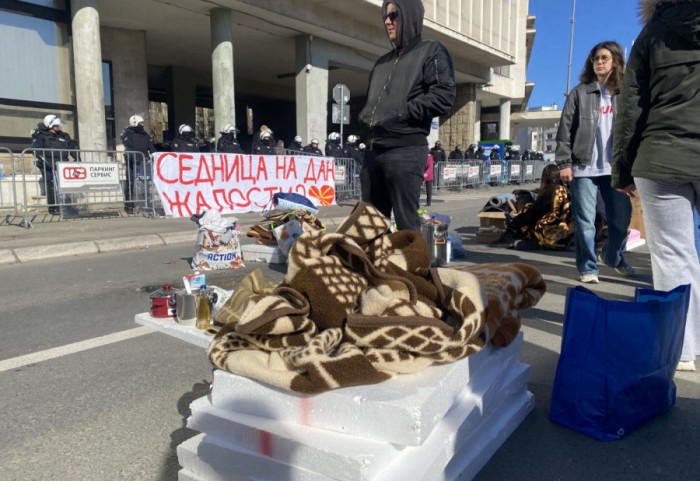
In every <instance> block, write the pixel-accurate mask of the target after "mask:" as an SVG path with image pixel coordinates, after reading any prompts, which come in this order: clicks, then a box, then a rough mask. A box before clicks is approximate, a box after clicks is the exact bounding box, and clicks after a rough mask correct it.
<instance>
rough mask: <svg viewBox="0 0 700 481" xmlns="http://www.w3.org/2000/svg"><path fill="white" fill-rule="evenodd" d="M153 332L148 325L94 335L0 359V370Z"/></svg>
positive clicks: (7, 369) (15, 367) (8, 369)
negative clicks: (63, 344) (85, 338)
mask: <svg viewBox="0 0 700 481" xmlns="http://www.w3.org/2000/svg"><path fill="white" fill-rule="evenodd" d="M153 332H156V331H154V330H153V329H151V328H148V327H137V328H134V329H129V330H128V331H121V332H115V333H114V334H107V335H106V336H100V337H95V338H93V339H87V340H85V341H80V342H74V343H73V344H66V345H65V346H60V347H54V348H52V349H46V350H44V351H38V352H33V353H32V354H27V355H24V356H17V357H13V358H12V359H5V360H4V361H0V372H5V371H10V370H12V369H17V368H19V367H24V366H28V365H29V364H36V363H38V362H43V361H48V360H50V359H55V358H57V357H61V356H67V355H68V354H75V353H77V352H82V351H87V350H88V349H94V348H96V347H100V346H106V345H108V344H114V343H115V342H120V341H126V340H127V339H133V338H135V337H141V336H145V335H146V334H151V333H153Z"/></svg>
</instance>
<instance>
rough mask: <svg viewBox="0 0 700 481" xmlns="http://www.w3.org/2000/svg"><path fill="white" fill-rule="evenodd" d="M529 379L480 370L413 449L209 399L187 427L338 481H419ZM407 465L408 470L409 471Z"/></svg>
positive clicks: (523, 371) (519, 371)
mask: <svg viewBox="0 0 700 481" xmlns="http://www.w3.org/2000/svg"><path fill="white" fill-rule="evenodd" d="M529 377H530V366H528V365H526V364H518V365H517V366H515V367H514V368H513V369H511V370H509V371H504V370H503V369H502V367H501V366H498V365H495V364H494V365H487V366H484V369H482V370H480V371H479V372H478V373H477V375H476V376H474V378H473V379H472V381H471V382H470V385H469V386H468V387H467V388H465V389H464V390H463V392H462V393H461V394H460V397H459V398H458V399H457V401H456V402H455V404H454V405H453V406H452V407H451V408H450V410H449V411H448V413H447V415H446V416H445V418H444V419H443V420H441V421H440V423H439V424H438V425H437V426H436V428H435V429H434V430H433V432H432V433H431V434H430V436H429V437H428V439H427V440H426V441H425V443H424V444H423V445H421V446H416V447H403V446H397V445H393V444H391V443H388V442H379V441H374V440H369V439H364V438H358V437H355V436H349V435H345V434H340V433H334V432H331V431H327V430H322V429H317V428H312V427H305V426H293V425H289V424H286V423H281V422H279V421H276V420H270V419H265V418H260V417H257V416H250V415H243V414H238V413H231V412H224V411H222V410H220V409H217V408H215V407H213V406H211V404H210V401H209V399H208V398H207V397H203V398H200V399H198V400H196V401H194V402H193V403H192V405H191V410H192V416H191V417H190V419H189V420H188V427H189V428H192V429H197V430H200V431H202V432H204V433H206V434H207V435H210V436H211V437H212V438H213V439H220V440H222V441H224V442H225V443H226V444H229V445H231V446H235V449H237V450H243V451H253V452H258V453H262V454H265V455H268V456H270V457H272V458H274V461H275V462H277V461H281V462H285V463H287V464H290V465H294V466H298V467H301V468H304V469H306V470H309V471H313V472H317V473H320V474H324V475H327V476H329V477H332V478H333V479H336V480H343V481H366V480H372V479H377V480H382V481H384V480H394V479H396V480H401V481H405V480H406V479H414V476H415V479H418V477H419V476H422V475H423V474H424V473H425V472H426V471H427V470H428V469H430V468H431V466H432V465H435V464H436V459H440V460H442V461H441V462H440V463H438V469H440V470H442V469H443V468H444V466H445V465H446V464H447V462H448V461H449V459H450V456H451V453H452V452H454V449H453V445H452V441H453V440H454V439H455V432H456V431H457V429H458V428H459V427H460V426H461V425H463V424H464V423H465V422H466V423H468V425H467V428H472V427H473V426H474V425H477V424H478V422H479V421H480V420H482V419H483V418H484V416H486V415H487V414H488V413H490V412H491V410H492V409H494V408H495V407H496V406H497V405H501V404H502V403H503V402H504V400H507V399H509V398H511V397H512V394H513V393H515V392H524V391H526V390H527V381H528V379H529ZM251 426H255V427H251ZM214 464H215V465H216V466H217V467H218V468H221V469H229V470H234V469H235V467H236V466H235V464H234V463H233V462H232V461H231V458H230V457H226V458H223V459H219V460H217V461H216V462H215V463H214ZM414 464H415V467H413V465H414ZM408 465H411V467H410V468H409V469H408V470H407V469H406V466H408ZM243 472H244V473H245V474H248V473H247V472H246V471H243ZM379 473H381V475H380V474H379Z"/></svg>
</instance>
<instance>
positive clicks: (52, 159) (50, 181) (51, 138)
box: [32, 115, 80, 214]
mask: <svg viewBox="0 0 700 481" xmlns="http://www.w3.org/2000/svg"><path fill="white" fill-rule="evenodd" d="M61 125H63V121H62V120H61V119H60V118H59V117H58V116H57V115H47V116H46V117H44V121H43V122H39V123H38V124H37V131H38V132H37V133H36V137H35V138H34V140H33V141H32V148H33V149H35V155H36V157H37V158H38V159H39V160H38V161H37V166H38V167H39V168H40V169H41V172H42V177H43V180H44V184H45V186H46V187H45V189H46V204H48V206H49V213H50V214H60V213H61V210H60V207H59V206H58V205H57V203H56V184H55V178H56V172H55V169H56V162H68V161H69V160H70V159H69V156H70V157H72V158H73V160H75V161H76V162H79V161H80V159H79V158H78V155H77V153H76V152H75V150H76V146H75V144H74V143H73V140H72V139H71V138H70V135H68V134H67V133H66V132H63V131H62V130H61ZM44 149H46V150H44ZM55 149H61V150H55ZM63 149H68V150H63Z"/></svg>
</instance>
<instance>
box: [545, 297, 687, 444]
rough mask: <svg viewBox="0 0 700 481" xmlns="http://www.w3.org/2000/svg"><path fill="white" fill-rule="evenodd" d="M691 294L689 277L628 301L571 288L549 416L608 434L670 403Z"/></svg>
mask: <svg viewBox="0 0 700 481" xmlns="http://www.w3.org/2000/svg"><path fill="white" fill-rule="evenodd" d="M689 299H690V286H689V285H684V286H679V287H677V288H675V289H674V290H672V291H669V292H664V291H654V290H649V289H637V290H636V292H635V299H634V301H632V302H626V301H610V300H606V299H602V298H600V297H598V296H597V295H596V294H594V293H593V292H591V291H589V290H588V289H586V288H584V287H581V286H579V287H576V288H569V289H568V291H567V294H566V307H565V309H564V334H563V336H562V343H561V355H560V356H559V364H558V365H557V373H556V376H555V378H554V388H553V389H552V402H551V405H550V411H549V419H550V420H551V421H553V422H555V423H558V424H561V425H563V426H566V427H569V428H571V429H575V430H576V431H579V432H581V433H583V434H587V435H589V436H592V437H594V438H596V439H599V440H601V441H609V440H612V439H619V438H621V437H623V436H625V435H627V434H629V433H630V432H632V431H633V430H634V429H636V428H638V427H639V426H641V425H642V424H644V423H645V422H647V421H649V420H650V419H652V418H654V417H656V416H658V415H659V414H661V413H663V412H664V411H666V410H667V409H668V408H670V407H671V406H673V405H674V404H675V403H676V384H675V383H674V382H673V376H674V374H675V370H676V365H677V364H678V360H679V359H680V355H681V348H682V347H683V333H684V331H685V317H686V313H687V311H688V302H689Z"/></svg>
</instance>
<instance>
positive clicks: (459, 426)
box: [375, 363, 530, 481]
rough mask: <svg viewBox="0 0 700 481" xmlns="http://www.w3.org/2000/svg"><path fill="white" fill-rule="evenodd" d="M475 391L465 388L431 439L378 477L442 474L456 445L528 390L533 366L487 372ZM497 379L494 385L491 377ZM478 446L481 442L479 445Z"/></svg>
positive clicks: (397, 480)
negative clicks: (504, 371)
mask: <svg viewBox="0 0 700 481" xmlns="http://www.w3.org/2000/svg"><path fill="white" fill-rule="evenodd" d="M484 374H485V375H486V376H485V377H484V378H483V379H480V380H479V382H476V383H475V385H474V387H473V388H472V389H465V390H464V391H463V392H462V393H460V396H459V397H458V398H457V400H456V401H455V404H454V405H453V406H452V407H451V408H450V410H449V411H448V412H447V414H446V415H445V417H444V418H443V419H442V420H441V421H440V423H438V425H437V426H436V427H435V429H434V430H433V432H432V433H431V434H430V436H429V437H428V439H427V440H426V441H425V443H423V444H422V445H420V446H408V447H406V448H405V449H403V450H402V452H401V453H400V454H399V455H398V456H397V457H396V458H395V459H394V460H393V461H392V463H391V464H390V465H388V466H387V467H386V468H385V470H384V471H383V472H381V473H380V474H379V475H378V476H376V478H375V479H376V480H381V481H404V480H406V479H415V480H418V479H422V478H423V477H426V476H430V475H431V473H440V472H442V471H443V470H444V468H445V466H446V465H447V463H448V462H449V461H450V459H452V456H453V455H454V453H455V451H456V450H457V449H458V446H457V445H456V443H458V442H459V441H460V440H461V439H463V438H465V437H468V436H469V433H471V432H474V431H477V430H480V429H483V428H484V426H486V425H487V424H488V423H494V422H495V421H494V419H493V416H492V414H493V413H495V412H498V411H502V410H503V409H504V407H505V406H506V405H508V404H511V403H515V402H517V397H518V396H519V395H520V394H522V393H523V392H525V391H527V381H528V380H529V379H530V366H529V365H527V364H522V363H520V364H518V365H517V366H515V368H513V369H511V370H510V371H509V372H508V373H506V375H503V374H502V373H501V372H499V371H498V370H496V371H495V372H494V371H492V370H490V371H487V372H485V373H484ZM492 375H493V376H495V377H496V378H497V379H496V380H495V382H489V379H488V377H490V376H492ZM477 444H478V443H477Z"/></svg>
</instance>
